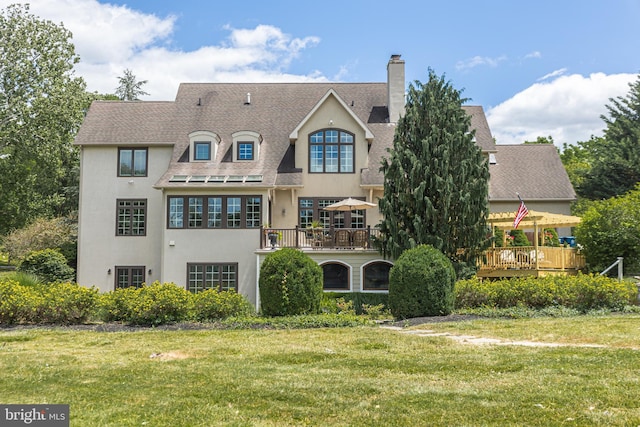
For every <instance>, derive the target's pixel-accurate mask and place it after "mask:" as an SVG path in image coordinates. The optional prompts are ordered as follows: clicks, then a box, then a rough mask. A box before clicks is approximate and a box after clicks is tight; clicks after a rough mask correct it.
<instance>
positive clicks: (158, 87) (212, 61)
mask: <svg viewBox="0 0 640 427" xmlns="http://www.w3.org/2000/svg"><path fill="white" fill-rule="evenodd" d="M14 2H15V0H0V8H4V7H6V6H8V5H9V4H12V3H14ZM30 3H31V8H30V11H31V13H33V14H34V15H36V16H39V17H41V18H43V19H48V20H51V21H53V22H55V23H60V22H62V23H63V24H64V26H65V28H67V29H68V30H70V31H71V32H72V33H73V40H72V41H73V43H74V45H75V47H76V53H77V54H78V55H79V56H80V59H81V62H80V63H79V64H77V65H76V73H77V74H78V75H80V76H82V77H83V78H84V79H85V81H86V82H87V89H88V90H89V91H91V92H93V91H97V92H99V93H113V92H114V90H115V88H116V87H117V85H118V80H117V78H118V76H121V75H122V73H123V71H124V69H125V68H128V69H130V70H132V72H133V74H134V75H135V76H136V77H137V78H138V80H147V81H148V83H147V84H146V85H145V86H144V90H145V91H146V92H149V93H150V94H151V95H150V96H146V97H143V99H147V100H172V99H174V97H175V94H176V92H177V90H178V85H179V84H180V83H182V82H203V81H207V82H219V81H225V82H241V81H242V82H248V81H261V82H281V81H324V80H326V78H325V77H324V76H322V75H321V74H319V73H318V72H316V71H314V72H312V73H310V74H309V75H291V74H287V73H286V69H287V67H288V66H289V65H290V63H291V61H292V60H293V59H295V58H296V57H297V56H298V55H299V54H300V52H301V51H302V50H304V49H307V48H309V47H312V46H314V45H316V44H318V43H319V41H320V40H319V38H317V37H305V38H294V37H292V36H290V35H288V34H285V33H283V32H282V31H281V30H280V29H279V28H276V27H273V26H269V25H258V26H257V27H255V28H253V29H236V28H231V27H225V29H226V30H228V31H229V36H228V38H227V39H226V40H224V41H221V42H218V43H217V44H215V45H209V46H203V47H201V48H199V49H197V50H194V51H182V50H179V49H176V48H174V47H173V46H172V38H171V37H172V35H173V32H174V28H175V24H176V21H177V18H176V17H175V16H167V17H158V16H155V15H150V14H145V13H142V12H139V11H135V10H132V9H130V8H128V7H126V6H115V5H111V4H106V3H99V2H98V1H97V0H31V2H30Z"/></svg>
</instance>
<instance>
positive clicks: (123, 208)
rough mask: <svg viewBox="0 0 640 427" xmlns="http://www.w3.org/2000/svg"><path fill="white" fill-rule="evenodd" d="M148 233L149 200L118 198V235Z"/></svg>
mask: <svg viewBox="0 0 640 427" xmlns="http://www.w3.org/2000/svg"><path fill="white" fill-rule="evenodd" d="M146 234H147V200H146V199H118V200H117V214H116V236H145V235H146Z"/></svg>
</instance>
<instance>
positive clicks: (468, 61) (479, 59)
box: [456, 55, 507, 71]
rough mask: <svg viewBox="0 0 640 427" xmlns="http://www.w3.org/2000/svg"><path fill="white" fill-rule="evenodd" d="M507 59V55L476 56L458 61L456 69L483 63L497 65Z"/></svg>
mask: <svg viewBox="0 0 640 427" xmlns="http://www.w3.org/2000/svg"><path fill="white" fill-rule="evenodd" d="M506 59H507V57H506V56H504V55H503V56H499V57H497V58H490V57H488V56H474V57H473V58H469V59H466V60H464V61H458V63H456V70H460V71H461V70H468V69H471V68H475V67H479V66H481V65H488V66H490V67H497V66H498V64H499V63H500V62H502V61H505V60H506Z"/></svg>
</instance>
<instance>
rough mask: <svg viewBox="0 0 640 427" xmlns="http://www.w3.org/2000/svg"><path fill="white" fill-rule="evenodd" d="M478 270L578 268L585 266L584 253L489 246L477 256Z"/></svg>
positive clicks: (569, 249) (553, 248) (527, 247)
mask: <svg viewBox="0 0 640 427" xmlns="http://www.w3.org/2000/svg"><path fill="white" fill-rule="evenodd" d="M478 267H479V270H506V269H521V270H579V269H582V268H584V267H585V258H584V255H581V254H579V253H578V250H577V249H576V248H565V247H551V246H539V247H538V250H537V251H536V248H535V247H533V246H513V247H506V248H489V249H487V250H486V251H485V252H484V253H483V254H482V255H481V256H480V257H479V258H478Z"/></svg>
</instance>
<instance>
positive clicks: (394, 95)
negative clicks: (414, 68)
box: [387, 55, 404, 123]
mask: <svg viewBox="0 0 640 427" xmlns="http://www.w3.org/2000/svg"><path fill="white" fill-rule="evenodd" d="M387 108H388V110H389V122H391V123H396V122H397V121H398V119H399V118H400V116H401V115H403V114H404V60H403V59H400V55H391V59H390V60H389V63H388V64H387Z"/></svg>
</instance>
